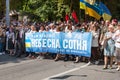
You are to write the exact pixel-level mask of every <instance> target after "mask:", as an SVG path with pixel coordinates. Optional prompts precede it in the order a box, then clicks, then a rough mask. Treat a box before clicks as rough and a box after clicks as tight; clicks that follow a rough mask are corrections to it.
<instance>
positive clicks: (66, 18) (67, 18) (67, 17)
mask: <svg viewBox="0 0 120 80" xmlns="http://www.w3.org/2000/svg"><path fill="white" fill-rule="evenodd" d="M65 20H66V22H67V21H68V20H69V15H68V14H66V15H65Z"/></svg>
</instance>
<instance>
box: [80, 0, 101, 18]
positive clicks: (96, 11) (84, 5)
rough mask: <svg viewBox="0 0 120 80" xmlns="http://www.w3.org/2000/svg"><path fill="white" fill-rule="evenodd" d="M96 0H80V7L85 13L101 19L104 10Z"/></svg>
mask: <svg viewBox="0 0 120 80" xmlns="http://www.w3.org/2000/svg"><path fill="white" fill-rule="evenodd" d="M95 1H96V0H93V1H92V3H90V0H80V9H84V10H85V14H88V15H89V16H91V17H94V18H95V19H97V20H99V19H100V18H101V16H102V11H101V9H100V7H99V5H98V4H97V3H96V2H95Z"/></svg>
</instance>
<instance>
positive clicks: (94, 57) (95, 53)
mask: <svg viewBox="0 0 120 80" xmlns="http://www.w3.org/2000/svg"><path fill="white" fill-rule="evenodd" d="M91 32H92V48H91V59H90V60H91V61H92V62H95V64H98V63H99V62H98V59H99V55H100V54H99V51H98V47H99V43H98V38H99V30H98V26H95V25H93V29H92V30H91Z"/></svg>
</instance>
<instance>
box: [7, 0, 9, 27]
mask: <svg viewBox="0 0 120 80" xmlns="http://www.w3.org/2000/svg"><path fill="white" fill-rule="evenodd" d="M9 4H10V1H9V0H6V25H7V27H9V26H10V15H9V12H10V5H9Z"/></svg>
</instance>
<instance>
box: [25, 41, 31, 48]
mask: <svg viewBox="0 0 120 80" xmlns="http://www.w3.org/2000/svg"><path fill="white" fill-rule="evenodd" d="M25 47H26V48H30V47H31V43H30V40H25Z"/></svg>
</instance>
